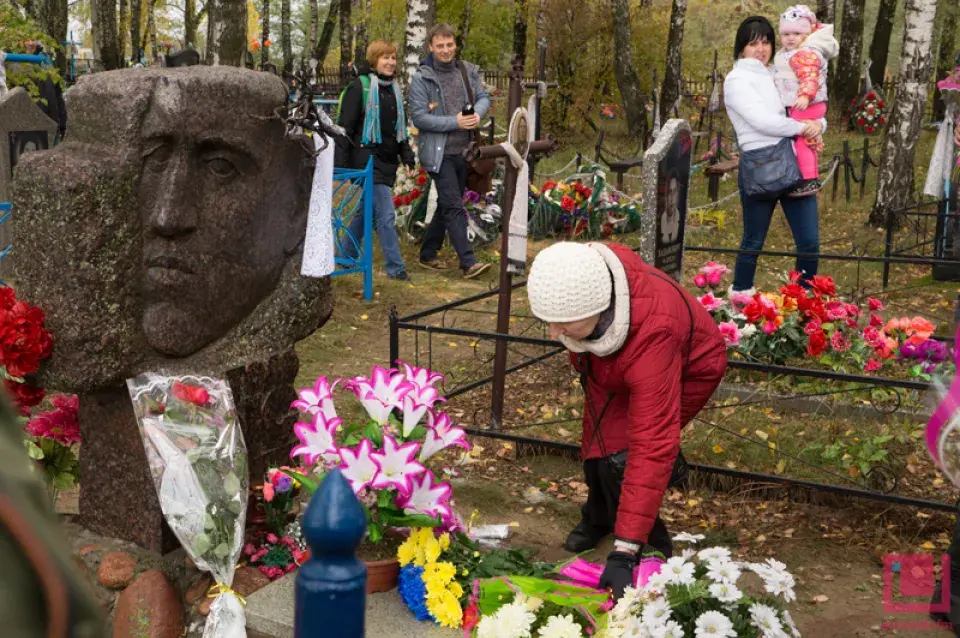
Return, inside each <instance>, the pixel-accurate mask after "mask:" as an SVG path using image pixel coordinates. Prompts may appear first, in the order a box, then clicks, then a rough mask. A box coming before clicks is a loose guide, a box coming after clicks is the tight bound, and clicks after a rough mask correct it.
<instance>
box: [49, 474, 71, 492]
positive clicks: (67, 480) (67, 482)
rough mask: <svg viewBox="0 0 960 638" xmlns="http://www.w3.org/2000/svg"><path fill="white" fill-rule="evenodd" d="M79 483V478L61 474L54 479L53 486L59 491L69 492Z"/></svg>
mask: <svg viewBox="0 0 960 638" xmlns="http://www.w3.org/2000/svg"><path fill="white" fill-rule="evenodd" d="M76 482H77V477H75V476H74V475H73V474H70V473H69V472H61V473H60V474H57V475H56V476H54V477H53V486H54V487H55V488H57V489H58V490H69V489H72V488H73V486H74V485H75V484H76Z"/></svg>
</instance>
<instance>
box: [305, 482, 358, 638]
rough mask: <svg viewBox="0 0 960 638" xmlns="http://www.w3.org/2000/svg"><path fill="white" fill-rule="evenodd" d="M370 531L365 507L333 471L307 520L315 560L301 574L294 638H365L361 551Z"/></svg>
mask: <svg viewBox="0 0 960 638" xmlns="http://www.w3.org/2000/svg"><path fill="white" fill-rule="evenodd" d="M366 528H367V516H366V513H365V512H364V511H363V506H361V505H360V501H358V500H357V497H356V496H355V495H354V493H353V489H352V488H351V487H350V484H349V483H347V480H346V479H345V478H343V475H342V474H341V473H340V470H332V471H331V472H330V473H329V474H327V477H326V478H325V479H324V480H323V483H322V484H321V485H320V489H319V490H317V493H316V494H314V495H313V498H312V499H311V500H310V505H309V506H308V507H307V512H306V514H304V516H303V532H304V536H305V537H306V539H307V542H308V543H309V544H310V552H311V556H310V560H308V561H307V562H306V563H304V564H303V566H302V567H301V568H300V571H299V572H298V573H297V580H296V594H295V595H296V598H295V607H294V630H293V632H294V633H293V635H294V638H363V635H364V612H365V610H366V596H367V594H366V590H367V566H366V565H365V564H364V563H363V561H361V560H359V559H358V558H357V555H356V552H357V547H359V546H360V542H361V541H362V540H363V534H364V531H365V530H366Z"/></svg>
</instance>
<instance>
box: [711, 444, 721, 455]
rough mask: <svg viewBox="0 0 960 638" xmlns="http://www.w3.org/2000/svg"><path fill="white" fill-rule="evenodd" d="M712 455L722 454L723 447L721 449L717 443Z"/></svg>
mask: <svg viewBox="0 0 960 638" xmlns="http://www.w3.org/2000/svg"><path fill="white" fill-rule="evenodd" d="M713 453H714V454H723V447H721V446H720V444H719V443H717V444H716V445H714V446H713Z"/></svg>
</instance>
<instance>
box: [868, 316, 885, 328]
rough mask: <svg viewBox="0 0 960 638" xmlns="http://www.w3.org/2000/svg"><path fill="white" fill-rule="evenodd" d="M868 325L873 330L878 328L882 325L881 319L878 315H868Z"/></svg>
mask: <svg viewBox="0 0 960 638" xmlns="http://www.w3.org/2000/svg"><path fill="white" fill-rule="evenodd" d="M870 325H871V326H873V327H874V328H879V327H880V326H882V325H883V319H882V318H881V317H880V315H875V314H873V313H870Z"/></svg>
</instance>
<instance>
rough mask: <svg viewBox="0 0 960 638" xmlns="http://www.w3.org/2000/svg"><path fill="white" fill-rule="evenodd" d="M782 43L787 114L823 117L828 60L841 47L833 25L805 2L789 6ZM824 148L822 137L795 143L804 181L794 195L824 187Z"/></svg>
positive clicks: (780, 85)
mask: <svg viewBox="0 0 960 638" xmlns="http://www.w3.org/2000/svg"><path fill="white" fill-rule="evenodd" d="M780 44H781V48H780V50H779V51H777V55H776V56H775V57H774V62H773V63H774V69H775V77H774V82H775V84H776V85H777V90H778V91H779V92H780V99H781V102H782V103H783V105H784V106H785V107H787V114H788V115H789V116H790V117H791V118H793V119H795V120H820V119H822V118H823V117H824V116H825V115H826V112H827V63H828V62H829V61H830V59H832V58H834V57H836V56H837V53H839V50H840V45H839V44H837V41H836V40H835V39H834V37H833V25H832V24H827V25H822V24H819V23H818V22H817V16H816V15H815V14H814V13H813V11H811V10H810V7H808V6H807V5H805V4H798V5H796V6H793V7H789V8H788V9H787V10H786V11H784V12H783V14H782V15H781V16H780ZM822 149H823V141H822V140H820V139H817V140H807V139H804V138H797V140H796V141H795V142H794V150H795V151H796V153H797V163H798V164H799V166H800V174H801V176H802V177H803V182H801V183H800V185H799V186H798V187H797V189H796V190H794V191H793V192H792V193H790V195H791V196H793V197H803V196H806V195H813V194H814V193H816V192H817V191H819V190H820V187H821V184H820V179H819V176H820V169H819V166H818V164H817V152H818V151H820V150H822Z"/></svg>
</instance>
